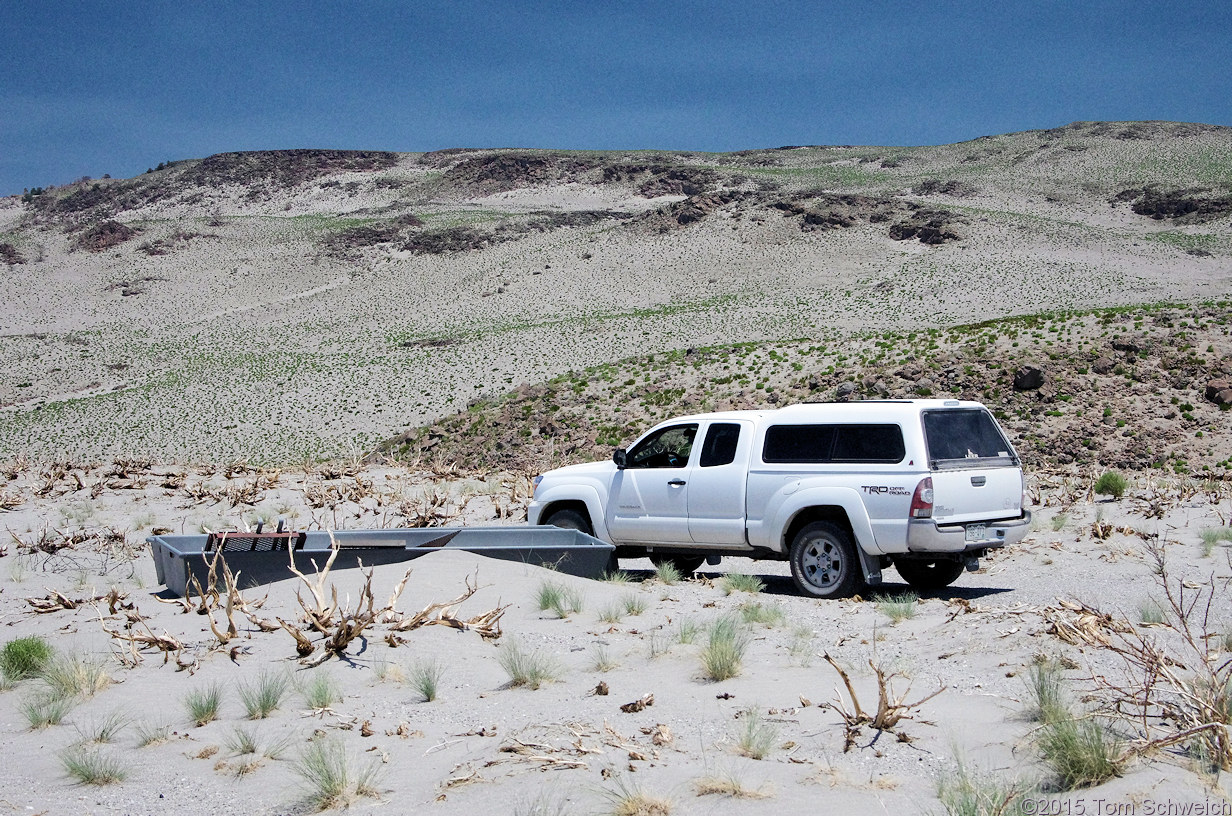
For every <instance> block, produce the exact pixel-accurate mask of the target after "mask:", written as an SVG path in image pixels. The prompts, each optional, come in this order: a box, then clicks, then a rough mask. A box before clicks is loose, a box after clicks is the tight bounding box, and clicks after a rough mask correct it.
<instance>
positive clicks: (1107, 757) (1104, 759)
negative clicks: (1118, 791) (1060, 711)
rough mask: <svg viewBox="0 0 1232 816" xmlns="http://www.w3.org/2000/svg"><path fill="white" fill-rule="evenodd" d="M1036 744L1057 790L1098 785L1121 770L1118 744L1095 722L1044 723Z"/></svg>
mask: <svg viewBox="0 0 1232 816" xmlns="http://www.w3.org/2000/svg"><path fill="white" fill-rule="evenodd" d="M1036 744H1037V745H1038V746H1039V750H1040V753H1041V754H1042V755H1043V757H1044V762H1045V764H1046V765H1047V766H1048V767H1049V768H1050V769H1052V772H1053V773H1054V774H1055V775H1056V781H1057V785H1058V787H1059V788H1060V789H1061V790H1073V789H1074V788H1085V787H1090V786H1092V785H1099V784H1102V783H1104V782H1107V781H1108V780H1109V779H1112V778H1113V777H1116V776H1120V775H1121V773H1122V772H1123V771H1124V769H1125V762H1126V760H1125V756H1124V754H1123V752H1122V750H1121V747H1122V746H1121V741H1120V740H1119V739H1118V738H1117V737H1116V736H1114V735H1113V734H1112V733H1111V732H1110V731H1109V730H1108V728H1107V727H1106V726H1105V725H1104V723H1103V722H1102V721H1101V720H1098V719H1095V718H1087V719H1062V720H1058V721H1057V722H1052V723H1048V724H1047V725H1045V726H1044V727H1043V728H1042V729H1040V731H1039V732H1038V734H1037V735H1036Z"/></svg>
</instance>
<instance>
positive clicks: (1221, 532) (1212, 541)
mask: <svg viewBox="0 0 1232 816" xmlns="http://www.w3.org/2000/svg"><path fill="white" fill-rule="evenodd" d="M1199 535H1200V536H1201V538H1202V557H1203V558H1209V557H1210V555H1211V553H1212V552H1214V551H1215V547H1217V546H1218V545H1219V542H1220V541H1232V527H1209V528H1207V529H1205V530H1203V531H1202V532H1201V533H1199Z"/></svg>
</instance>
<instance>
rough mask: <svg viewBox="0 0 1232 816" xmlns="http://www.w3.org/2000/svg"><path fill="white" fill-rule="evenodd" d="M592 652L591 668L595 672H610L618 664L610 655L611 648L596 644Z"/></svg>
mask: <svg viewBox="0 0 1232 816" xmlns="http://www.w3.org/2000/svg"><path fill="white" fill-rule="evenodd" d="M593 654H594V656H593V659H592V661H591V668H592V669H594V670H595V671H597V672H610V671H611V670H612V669H614V668H616V667H617V666H619V665H620V661H618V660H617V659H616V658H615V657H614V656H613V655H612V652H611V650H610V649H608V647H606V646H596V647H595V649H594V653H593Z"/></svg>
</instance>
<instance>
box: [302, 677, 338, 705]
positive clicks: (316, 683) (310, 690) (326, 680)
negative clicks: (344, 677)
mask: <svg viewBox="0 0 1232 816" xmlns="http://www.w3.org/2000/svg"><path fill="white" fill-rule="evenodd" d="M300 694H301V695H302V696H303V698H304V704H305V705H307V706H308V708H309V709H310V710H312V711H324V710H325V709H327V708H329V707H330V706H332V705H333V704H334V703H336V702H339V701H340V700H341V699H342V687H341V686H339V685H338V681H337V680H336V679H334V676H333V675H332V674H330V673H329V672H328V671H327V670H326V669H323V668H318V669H314V670H313V671H312V673H311V674H309V676H308V680H307V681H306V682H305V683H304V684H303V686H302V688H301V689H300Z"/></svg>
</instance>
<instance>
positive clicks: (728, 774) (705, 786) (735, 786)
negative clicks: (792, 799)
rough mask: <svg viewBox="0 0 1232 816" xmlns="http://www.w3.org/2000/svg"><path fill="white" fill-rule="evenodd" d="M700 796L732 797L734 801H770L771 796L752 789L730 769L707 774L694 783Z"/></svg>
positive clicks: (762, 791) (757, 789)
mask: <svg viewBox="0 0 1232 816" xmlns="http://www.w3.org/2000/svg"><path fill="white" fill-rule="evenodd" d="M693 788H694V790H696V791H697V795H698V796H730V797H731V798H733V799H768V798H769V797H770V794H769V793H768V792H766V791H764V790H762V789H760V788H750V787H748V786H747V785H745V784H744V781H743V780H742V779H741V778H740V777H739V775H737V774H736V773H735V772H734V771H732V770H730V769H728V770H724V771H721V772H719V773H715V774H707V775H706V776H702V777H699V778H698V779H695V780H694V781H693Z"/></svg>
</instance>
